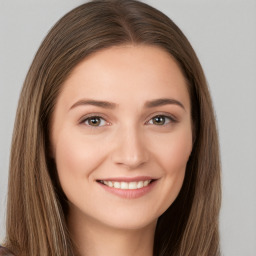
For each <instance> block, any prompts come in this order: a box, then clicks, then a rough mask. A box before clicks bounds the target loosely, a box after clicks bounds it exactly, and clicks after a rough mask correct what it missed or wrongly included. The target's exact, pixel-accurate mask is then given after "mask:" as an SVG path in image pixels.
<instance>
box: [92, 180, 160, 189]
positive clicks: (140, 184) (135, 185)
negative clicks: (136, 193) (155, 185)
mask: <svg viewBox="0 0 256 256" xmlns="http://www.w3.org/2000/svg"><path fill="white" fill-rule="evenodd" d="M154 181H155V180H141V181H132V182H125V181H121V182H119V181H106V180H97V182H99V183H101V184H103V185H105V186H108V187H111V188H117V189H123V190H134V189H140V188H144V187H147V186H148V185H149V184H151V183H152V182H154Z"/></svg>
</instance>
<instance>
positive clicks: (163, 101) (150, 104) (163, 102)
mask: <svg viewBox="0 0 256 256" xmlns="http://www.w3.org/2000/svg"><path fill="white" fill-rule="evenodd" d="M169 104H171V105H177V106H179V107H181V108H183V109H184V110H185V107H184V105H183V104H182V103H181V102H180V101H178V100H175V99H169V98H162V99H155V100H151V101H147V102H146V103H145V107H146V108H154V107H159V106H164V105H169ZM86 105H92V106H96V107H101V108H107V109H114V108H116V107H117V104H116V103H113V102H109V101H101V100H93V99H82V100H79V101H77V102H76V103H74V104H73V105H72V106H71V108H70V110H71V109H73V108H75V107H78V106H86Z"/></svg>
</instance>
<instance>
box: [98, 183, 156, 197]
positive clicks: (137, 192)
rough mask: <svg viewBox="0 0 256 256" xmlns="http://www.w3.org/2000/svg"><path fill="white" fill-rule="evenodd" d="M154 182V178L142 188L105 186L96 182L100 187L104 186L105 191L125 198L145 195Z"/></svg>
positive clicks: (153, 185)
mask: <svg viewBox="0 0 256 256" xmlns="http://www.w3.org/2000/svg"><path fill="white" fill-rule="evenodd" d="M156 183H157V180H155V181H154V182H151V183H150V184H149V185H148V186H146V187H143V188H138V189H119V188H114V187H109V186H106V185H104V184H102V183H100V182H98V184H99V185H100V186H101V187H102V188H104V189H105V190H106V191H108V192H110V193H112V194H114V195H117V196H119V197H121V198H126V199H136V198H139V197H142V196H144V195H146V194H147V193H149V192H150V191H151V190H152V189H153V188H154V187H155V185H156Z"/></svg>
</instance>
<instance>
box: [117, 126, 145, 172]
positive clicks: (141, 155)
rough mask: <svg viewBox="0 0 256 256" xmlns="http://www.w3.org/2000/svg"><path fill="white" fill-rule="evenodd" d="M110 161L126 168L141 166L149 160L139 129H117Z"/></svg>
mask: <svg viewBox="0 0 256 256" xmlns="http://www.w3.org/2000/svg"><path fill="white" fill-rule="evenodd" d="M114 145H115V147H114V150H113V152H112V161H113V162H114V163H115V164H118V165H122V166H125V167H126V168H128V169H136V168H138V167H141V166H142V165H144V164H145V163H147V162H148V160H149V151H148V150H147V146H146V141H145V138H144V136H143V134H142V132H140V131H139V129H136V128H133V129H132V128H130V129H129V128H127V129H125V130H123V131H119V132H118V135H116V138H115V143H114Z"/></svg>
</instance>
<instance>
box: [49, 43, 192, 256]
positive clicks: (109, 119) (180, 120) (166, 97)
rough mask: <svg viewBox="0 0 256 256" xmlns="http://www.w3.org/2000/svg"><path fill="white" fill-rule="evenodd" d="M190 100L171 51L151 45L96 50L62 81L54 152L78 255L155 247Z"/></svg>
mask: <svg viewBox="0 0 256 256" xmlns="http://www.w3.org/2000/svg"><path fill="white" fill-rule="evenodd" d="M190 108H191V106H190V100H189V94H188V90H187V85H186V82H185V79H184V77H183V75H182V73H181V71H180V69H179V67H178V65H177V64H176V62H175V61H174V60H173V58H172V57H171V56H170V55H169V54H168V53H166V52H165V51H164V50H162V49H160V48H157V47H153V46H145V45H144V46H142V45H140V46H138V45H122V46H115V47H112V48H108V49H104V50H101V51H99V52H97V53H94V54H92V55H91V56H89V57H87V58H86V59H85V60H83V61H82V62H81V63H80V64H78V65H77V66H76V67H75V69H74V70H73V71H72V73H71V75H70V76H69V77H68V79H67V80H66V81H65V83H64V84H63V88H62V90H61V93H60V95H59V97H58V99H57V103H56V107H55V110H54V114H53V118H52V123H51V143H52V150H51V151H52V156H53V158H54V159H55V161H56V166H57V170H58V175H59V180H60V184H61V186H62V189H63V191H64V193H65V194H66V196H67V198H68V200H69V214H68V216H67V220H68V227H69V229H70V233H71V235H72V238H73V240H74V241H75V243H76V245H77V247H78V251H79V254H80V255H82V256H88V255H90V256H102V255H104V256H110V255H111V256H117V255H118V256H120V255H122V256H145V255H149V256H150V255H153V241H154V232H155V228H156V223H157V219H158V217H159V216H160V215H161V214H162V213H163V212H164V211H165V210H167V209H168V207H169V206H170V205H171V204H172V203H173V201H174V200H175V198H176V197H177V195H178V193H179V191H180V189H181V186H182V183H183V179H184V175H185V169H186V164H187V161H188V159H189V156H190V153H191V150H192V128H191V127H192V125H191V115H190V112H191V110H190Z"/></svg>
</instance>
